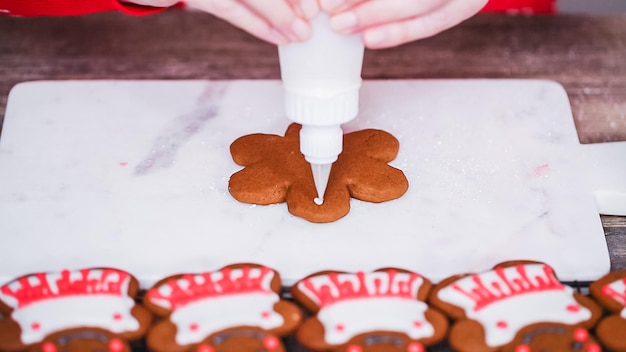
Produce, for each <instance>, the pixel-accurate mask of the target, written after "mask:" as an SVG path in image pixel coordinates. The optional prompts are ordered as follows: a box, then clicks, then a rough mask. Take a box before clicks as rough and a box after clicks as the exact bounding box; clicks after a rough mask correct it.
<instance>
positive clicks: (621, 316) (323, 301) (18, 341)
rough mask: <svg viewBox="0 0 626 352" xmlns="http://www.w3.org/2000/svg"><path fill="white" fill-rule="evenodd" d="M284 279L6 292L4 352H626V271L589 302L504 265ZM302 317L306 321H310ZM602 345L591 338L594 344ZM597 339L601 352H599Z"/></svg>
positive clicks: (70, 278)
mask: <svg viewBox="0 0 626 352" xmlns="http://www.w3.org/2000/svg"><path fill="white" fill-rule="evenodd" d="M281 287H282V283H281V279H280V275H279V273H278V272H277V271H275V270H273V269H271V268H268V267H265V266H262V265H257V264H235V265H230V266H227V267H224V268H222V269H220V270H217V271H211V272H204V273H193V274H192V273H189V274H178V275H173V276H170V277H167V278H164V279H162V280H160V281H158V282H157V283H156V284H155V285H153V286H152V287H151V288H149V289H148V290H147V291H146V292H145V294H144V295H143V297H141V299H139V298H138V295H139V283H138V281H137V279H136V278H135V277H133V276H132V275H131V274H130V273H128V272H125V271H123V270H119V269H114V268H91V269H82V270H76V271H68V270H65V271H62V272H58V273H36V274H31V275H25V276H22V277H20V278H17V279H15V280H13V281H11V282H8V283H6V284H4V285H3V286H1V287H0V351H11V352H13V351H25V350H26V351H43V352H61V351H81V352H82V351H96V350H97V351H111V352H130V351H131V348H130V342H132V341H135V340H140V339H144V338H145V341H146V343H147V345H148V347H149V348H150V350H152V351H155V352H178V351H180V352H183V351H193V352H217V351H238V352H239V351H241V352H246V351H267V352H281V351H285V347H284V345H283V343H282V341H281V338H282V337H284V336H286V335H289V334H292V333H295V336H296V337H297V339H298V341H299V342H300V343H301V344H302V345H304V346H305V347H307V348H309V349H311V350H313V351H347V352H365V351H406V352H421V351H425V350H426V348H428V347H429V346H432V345H435V344H438V343H440V342H442V341H444V340H446V339H447V341H448V342H449V344H450V345H451V346H452V347H453V348H454V349H456V350H459V351H515V352H526V351H540V350H541V351H543V350H546V351H587V352H596V351H601V350H602V348H601V347H600V346H601V344H602V345H604V346H605V347H606V348H609V349H610V350H614V351H626V338H623V336H621V334H622V332H624V331H626V309H625V306H626V271H622V272H613V273H610V274H608V275H606V276H605V277H603V278H601V279H599V280H597V281H596V282H594V283H592V284H591V286H590V293H591V295H590V296H586V295H583V294H581V293H578V292H577V291H576V290H574V289H573V288H571V287H569V286H566V285H563V284H562V283H561V282H559V280H558V279H557V277H556V275H555V273H554V271H553V269H552V268H551V267H550V266H549V265H547V264H545V263H540V262H532V261H515V262H506V263H501V264H499V265H497V266H496V267H494V268H493V269H492V270H489V271H486V272H481V273H469V274H462V275H455V276H452V277H449V278H447V279H445V280H442V281H441V282H440V283H438V284H433V283H432V282H431V281H430V280H428V279H427V278H425V277H423V276H422V275H420V274H418V273H414V272H410V271H406V270H401V269H397V268H385V269H380V270H377V271H374V272H368V273H366V272H356V273H346V272H332V271H328V272H320V273H316V274H313V275H310V276H308V277H306V278H303V279H302V280H300V281H298V282H297V283H296V284H294V285H293V286H292V287H291V294H292V296H293V299H294V300H295V302H297V303H298V305H296V304H295V303H293V302H292V301H290V300H286V299H284V297H281V295H280V292H281ZM302 308H304V309H305V310H306V311H307V313H308V314H307V313H305V312H303V309H302ZM591 332H593V334H592V333H591ZM596 339H597V340H596Z"/></svg>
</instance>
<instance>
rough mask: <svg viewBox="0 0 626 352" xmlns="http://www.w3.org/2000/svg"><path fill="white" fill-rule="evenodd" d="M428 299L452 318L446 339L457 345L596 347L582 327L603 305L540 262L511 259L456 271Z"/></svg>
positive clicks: (531, 348) (463, 347) (473, 348)
mask: <svg viewBox="0 0 626 352" xmlns="http://www.w3.org/2000/svg"><path fill="white" fill-rule="evenodd" d="M429 301H430V303H431V304H432V305H433V306H435V307H438V308H440V309H441V310H442V311H444V312H445V313H447V314H448V315H449V316H450V317H451V318H453V319H454V320H455V322H454V324H453V325H452V329H451V331H450V337H449V342H450V345H451V346H452V347H453V348H455V349H457V350H459V351H472V352H474V351H501V350H512V351H536V350H545V351H576V350H579V349H578V348H583V349H581V351H599V347H598V345H597V344H596V343H595V341H594V340H593V339H591V338H590V336H589V334H588V332H586V330H585V329H589V328H591V327H593V326H594V324H595V323H596V322H597V321H598V319H599V318H600V317H601V315H602V309H601V308H600V307H599V306H598V305H597V304H596V303H595V302H594V301H593V300H592V299H590V298H589V297H586V296H584V295H582V294H580V293H578V292H576V291H574V289H572V288H571V287H569V286H566V285H563V284H562V283H560V282H559V281H558V279H557V277H556V275H555V274H554V271H553V269H552V268H551V267H550V266H548V265H546V264H544V263H539V262H531V261H511V262H505V263H502V264H499V265H497V266H496V267H495V268H494V269H492V270H490V271H487V272H484V273H480V274H465V275H456V276H453V277H450V278H447V279H445V280H443V281H442V282H440V283H439V284H438V285H437V286H436V287H435V288H434V290H433V291H432V293H431V296H430V299H429ZM538 346H540V347H541V348H538ZM562 346H567V348H565V349H559V348H560V347H562Z"/></svg>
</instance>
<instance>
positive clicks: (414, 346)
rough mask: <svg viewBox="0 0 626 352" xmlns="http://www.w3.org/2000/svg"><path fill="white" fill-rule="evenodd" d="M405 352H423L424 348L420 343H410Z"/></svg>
mask: <svg viewBox="0 0 626 352" xmlns="http://www.w3.org/2000/svg"><path fill="white" fill-rule="evenodd" d="M406 350H407V352H424V346H422V344H421V343H417V342H412V343H410V344H409V346H408V347H407V348H406Z"/></svg>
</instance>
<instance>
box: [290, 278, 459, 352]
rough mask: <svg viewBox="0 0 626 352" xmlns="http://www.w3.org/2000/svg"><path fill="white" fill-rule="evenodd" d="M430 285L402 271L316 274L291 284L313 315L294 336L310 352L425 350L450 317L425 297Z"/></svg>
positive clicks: (441, 335) (440, 334)
mask: <svg viewBox="0 0 626 352" xmlns="http://www.w3.org/2000/svg"><path fill="white" fill-rule="evenodd" d="M431 287H432V284H431V283H430V281H429V280H427V279H425V278H424V277H422V276H420V275H418V274H416V273H413V272H409V271H405V270H400V269H394V268H386V269H380V270H378V271H375V272H370V273H364V272H357V273H342V272H320V273H317V274H313V275H311V276H309V277H307V278H305V279H303V280H300V281H299V282H298V283H296V284H295V285H294V286H293V287H292V290H291V292H292V295H293V297H294V299H296V300H297V301H298V302H300V303H301V304H302V305H303V306H304V307H306V308H307V309H308V310H309V311H310V312H312V313H314V314H315V316H313V317H311V318H308V319H307V320H306V321H305V322H304V323H303V324H302V326H301V327H300V328H299V329H298V331H297V334H296V337H297V339H298V341H300V343H301V344H302V345H304V346H305V347H307V348H309V349H311V350H313V351H336V352H338V351H350V352H357V351H358V352H378V351H386V352H400V351H402V352H423V351H425V349H426V347H427V346H430V345H433V344H436V343H438V342H440V341H441V340H443V339H444V337H445V335H446V332H447V329H448V321H447V319H446V317H445V316H444V315H443V314H442V313H441V312H439V311H437V310H435V309H432V308H431V307H429V306H428V305H427V304H426V302H425V299H426V298H427V297H428V293H429V291H430V288H431Z"/></svg>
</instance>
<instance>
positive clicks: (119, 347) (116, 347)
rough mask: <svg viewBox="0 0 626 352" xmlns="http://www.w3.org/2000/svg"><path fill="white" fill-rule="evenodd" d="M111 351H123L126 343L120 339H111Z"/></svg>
mask: <svg viewBox="0 0 626 352" xmlns="http://www.w3.org/2000/svg"><path fill="white" fill-rule="evenodd" d="M109 351H110V352H122V351H124V343H123V342H122V341H120V340H118V339H113V340H111V341H109Z"/></svg>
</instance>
